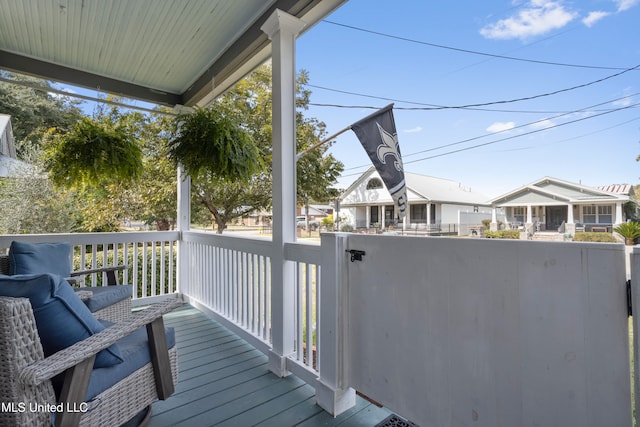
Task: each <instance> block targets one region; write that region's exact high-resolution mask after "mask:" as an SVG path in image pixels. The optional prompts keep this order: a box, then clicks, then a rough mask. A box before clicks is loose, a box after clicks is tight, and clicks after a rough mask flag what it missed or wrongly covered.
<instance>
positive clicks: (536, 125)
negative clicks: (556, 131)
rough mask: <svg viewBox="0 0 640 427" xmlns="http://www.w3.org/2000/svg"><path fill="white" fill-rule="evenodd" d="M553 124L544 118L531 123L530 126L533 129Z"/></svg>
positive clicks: (548, 126)
mask: <svg viewBox="0 0 640 427" xmlns="http://www.w3.org/2000/svg"><path fill="white" fill-rule="evenodd" d="M555 125H556V124H555V123H553V122H552V121H551V120H548V119H545V120H540V121H538V122H535V123H531V126H530V127H532V128H533V129H547V128H551V127H554V126H555Z"/></svg>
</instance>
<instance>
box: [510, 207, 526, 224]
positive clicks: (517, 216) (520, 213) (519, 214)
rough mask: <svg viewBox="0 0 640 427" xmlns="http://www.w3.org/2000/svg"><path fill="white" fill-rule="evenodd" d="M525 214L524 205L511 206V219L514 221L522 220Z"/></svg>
mask: <svg viewBox="0 0 640 427" xmlns="http://www.w3.org/2000/svg"><path fill="white" fill-rule="evenodd" d="M525 215H526V212H525V208H524V206H516V207H514V208H513V219H514V221H515V222H524V217H525Z"/></svg>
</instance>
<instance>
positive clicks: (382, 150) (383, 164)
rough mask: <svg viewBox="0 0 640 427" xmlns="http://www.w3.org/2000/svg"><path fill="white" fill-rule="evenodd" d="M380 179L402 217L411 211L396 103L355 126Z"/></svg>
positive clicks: (355, 130)
mask: <svg viewBox="0 0 640 427" xmlns="http://www.w3.org/2000/svg"><path fill="white" fill-rule="evenodd" d="M351 130H353V131H354V132H355V133H356V135H357V137H358V139H359V140H360V143H362V146H363V147H364V149H365V150H366V152H367V154H368V155H369V158H370V159H371V162H372V163H373V165H374V166H375V168H376V170H377V171H378V173H379V174H380V178H382V181H383V182H384V185H385V186H386V187H387V190H389V193H390V194H391V198H392V199H393V201H394V202H395V205H396V207H397V208H398V216H399V217H400V218H401V219H402V218H404V217H405V215H406V210H407V205H408V201H407V188H406V185H405V182H404V168H403V165H402V156H401V155H400V145H399V144H398V133H397V132H396V124H395V121H394V119H393V104H391V105H388V106H386V107H385V108H383V109H382V110H379V111H376V112H375V113H373V114H371V115H370V116H368V117H365V118H364V119H362V120H360V121H358V122H356V123H354V124H352V125H351Z"/></svg>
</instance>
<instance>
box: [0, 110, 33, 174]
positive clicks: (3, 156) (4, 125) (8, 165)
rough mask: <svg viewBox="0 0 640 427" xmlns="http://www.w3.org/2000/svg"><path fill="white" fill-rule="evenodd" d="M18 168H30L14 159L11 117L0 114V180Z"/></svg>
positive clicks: (14, 147) (14, 149)
mask: <svg viewBox="0 0 640 427" xmlns="http://www.w3.org/2000/svg"><path fill="white" fill-rule="evenodd" d="M19 168H31V166H30V165H29V164H27V163H25V162H23V161H21V160H18V159H17V158H16V146H15V142H14V139H13V129H12V127H11V116H9V115H8V114H0V178H6V177H8V176H9V175H10V174H11V173H12V172H15V171H16V170H17V169H19Z"/></svg>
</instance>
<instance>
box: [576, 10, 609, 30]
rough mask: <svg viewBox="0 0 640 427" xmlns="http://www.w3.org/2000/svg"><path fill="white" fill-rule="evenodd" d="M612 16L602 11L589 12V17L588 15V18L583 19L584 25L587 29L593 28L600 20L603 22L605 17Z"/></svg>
mask: <svg viewBox="0 0 640 427" xmlns="http://www.w3.org/2000/svg"><path fill="white" fill-rule="evenodd" d="M609 15H611V13H610V12H603V11H601V10H597V11H594V12H589V15H587V17H586V18H583V19H582V23H583V24H584V25H586V26H587V27H591V26H593V25H594V24H595V23H596V22H598V21H599V20H601V19H602V18H604V17H607V16H609Z"/></svg>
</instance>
